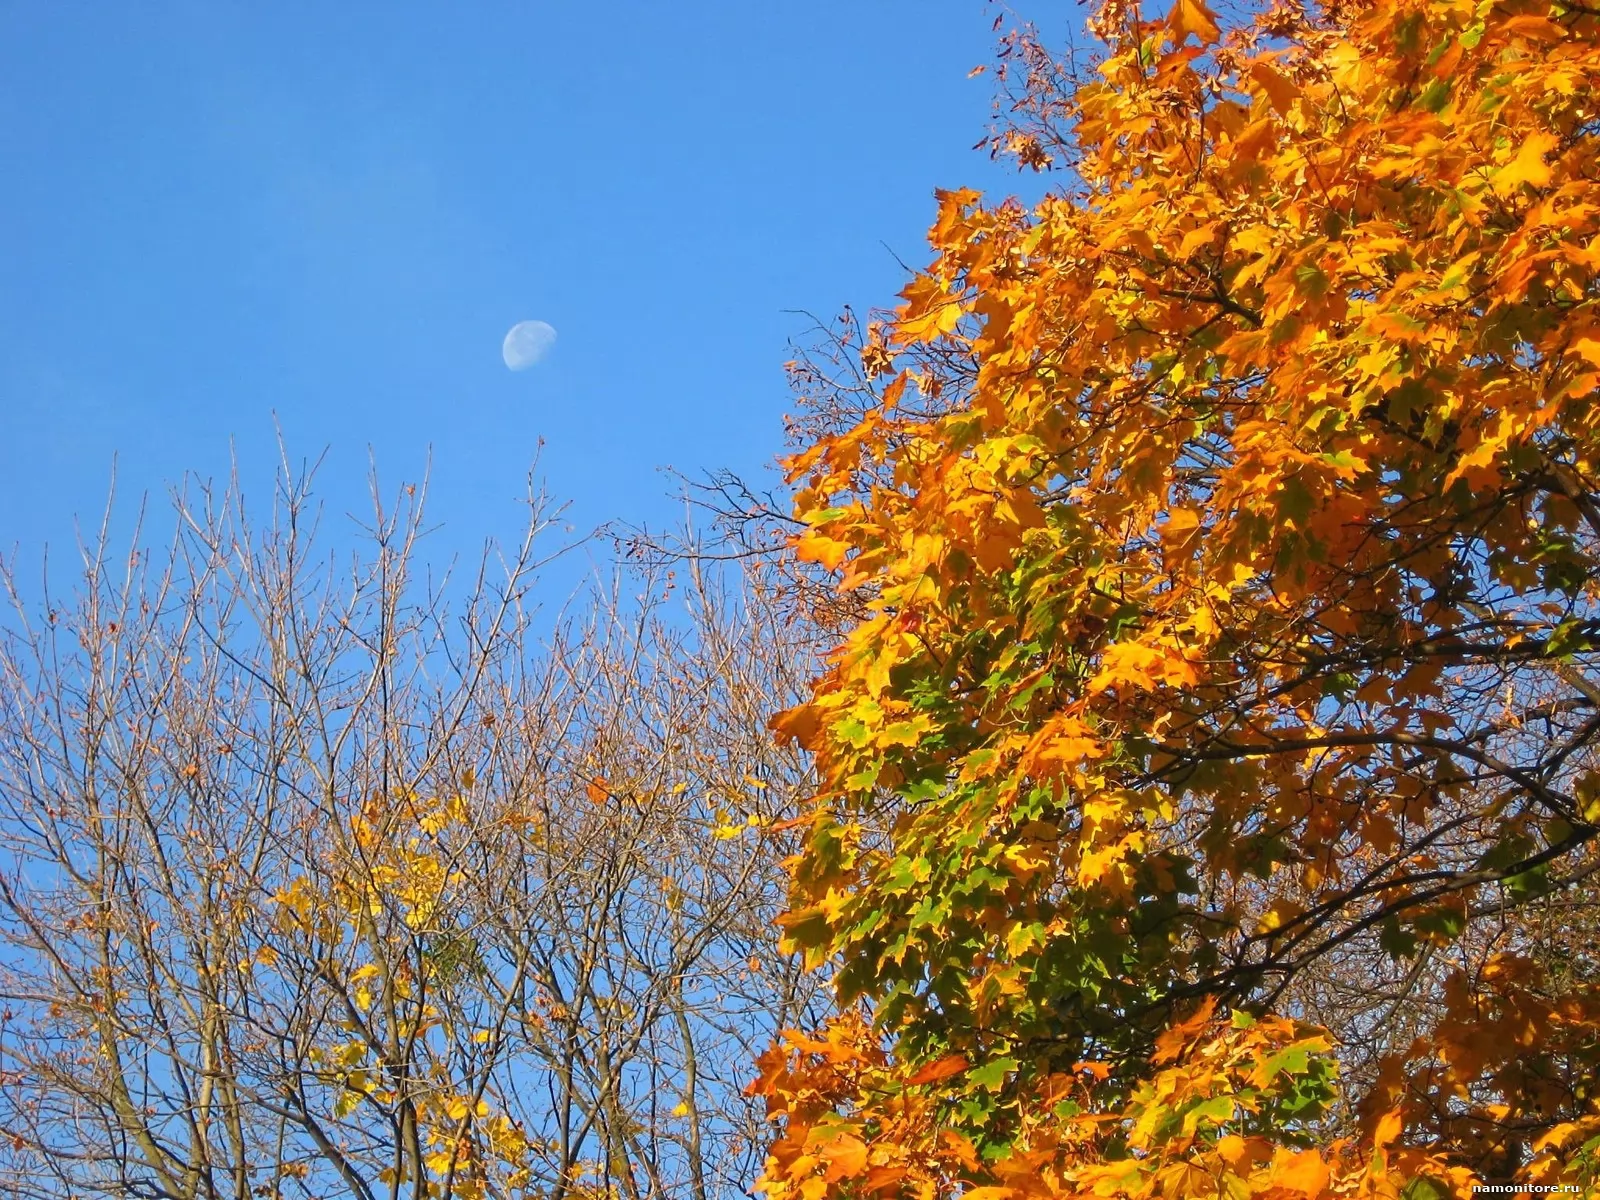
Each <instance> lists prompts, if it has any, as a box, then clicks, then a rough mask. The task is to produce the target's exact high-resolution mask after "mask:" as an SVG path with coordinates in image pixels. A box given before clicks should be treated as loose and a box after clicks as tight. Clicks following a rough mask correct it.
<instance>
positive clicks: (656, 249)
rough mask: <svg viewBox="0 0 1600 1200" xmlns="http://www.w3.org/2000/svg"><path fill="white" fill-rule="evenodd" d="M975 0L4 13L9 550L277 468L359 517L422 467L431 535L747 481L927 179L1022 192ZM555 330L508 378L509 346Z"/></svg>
mask: <svg viewBox="0 0 1600 1200" xmlns="http://www.w3.org/2000/svg"><path fill="white" fill-rule="evenodd" d="M993 12H994V10H993V9H992V8H991V7H990V6H989V5H988V4H987V3H985V2H984V0H811V2H808V3H804V4H801V3H780V4H772V5H758V4H750V3H732V2H723V0H679V2H677V3H664V2H662V0H648V2H647V0H626V2H612V3H601V2H596V3H589V4H557V3H547V2H544V0H524V2H523V3H518V4H498V3H490V2H487V0H477V2H474V3H472V4H467V5H454V6H440V5H430V4H420V3H384V4H378V3H354V2H343V3H340V4H334V5H326V4H310V3H300V2H277V3H271V4H260V3H248V4H247V3H223V2H220V0H209V2H207V3H182V2H178V0H174V2H171V3H164V4H160V5H135V4H113V3H95V4H53V3H47V2H45V0H33V2H25V3H15V4H8V5H6V6H5V7H4V9H3V10H0V162H3V163H4V178H5V180H6V183H5V187H4V188H3V189H0V246H3V251H0V253H3V261H4V263H5V268H4V270H3V271H0V414H3V417H4V425H3V428H4V437H3V438H0V553H4V554H6V555H7V556H8V557H9V555H10V554H11V553H12V551H13V549H16V550H17V551H20V553H21V555H22V558H23V561H24V562H27V561H28V560H30V559H36V558H37V555H38V552H39V549H40V548H41V547H42V546H43V544H44V543H45V542H46V541H48V542H50V543H52V545H55V546H60V545H61V543H63V542H64V541H67V540H70V538H71V536H72V529H73V524H72V522H73V519H74V517H75V516H91V515H93V514H96V513H97V512H98V511H99V509H100V507H101V505H102V503H103V501H104V497H105V495H106V489H107V483H108V480H109V476H110V469H111V464H112V460H113V456H115V457H116V460H117V463H118V479H119V482H118V492H119V497H120V503H121V511H123V512H124V513H126V512H129V511H131V507H132V505H133V504H134V502H135V501H136V499H137V497H138V495H139V494H140V493H144V492H149V493H151V494H153V495H159V494H160V493H161V492H162V490H163V489H164V487H165V486H166V485H167V484H169V483H170V482H172V481H174V480H176V479H177V478H179V477H180V476H182V474H183V473H184V472H185V471H193V472H196V473H198V474H200V475H202V476H217V475H221V474H224V473H225V472H226V470H227V467H228V462H229V454H230V446H232V447H233V448H234V451H235V452H236V453H237V455H238V458H239V461H240V463H241V465H242V467H243V471H244V477H245V479H246V480H247V482H248V481H256V483H257V485H259V481H260V480H262V479H264V478H266V476H265V475H264V474H263V473H264V472H265V471H266V470H267V469H268V467H269V466H270V464H271V463H272V462H273V461H274V460H275V458H276V454H277V449H276V443H275V433H274V416H273V414H274V413H276V419H277V422H278V423H279V424H280V425H281V427H282V429H283V432H284V436H285V438H286V441H287V444H288V447H289V449H290V450H291V452H292V453H293V454H294V455H296V456H301V457H303V456H312V457H314V456H316V455H318V454H320V453H322V452H323V451H324V449H326V450H327V451H328V458H327V462H326V465H325V467H324V469H323V472H322V475H321V476H320V480H321V487H320V492H321V494H322V495H323V496H324V497H325V498H326V500H327V501H328V503H329V505H330V507H331V508H333V509H335V510H336V511H343V510H345V509H349V508H352V507H356V506H357V505H358V504H359V497H360V496H361V494H362V493H363V492H364V487H365V475H366V470H367V461H368V452H369V449H370V450H371V452H372V453H373V454H375V455H376V458H377V462H378V466H379V469H380V472H381V474H382V475H383V477H384V478H385V479H386V480H387V481H389V482H390V483H392V484H398V483H399V482H400V481H402V480H411V479H415V478H417V477H418V476H419V475H420V473H421V472H422V470H423V464H424V462H425V461H426V459H427V456H428V454H429V452H430V448H431V454H432V470H431V495H432V497H433V501H432V511H433V514H434V515H435V516H436V517H437V518H439V519H441V520H442V521H443V522H444V528H443V530H442V532H441V534H440V535H439V538H438V539H437V541H439V542H442V543H443V544H442V545H441V546H440V547H439V549H441V550H446V551H449V552H455V551H457V550H462V549H467V548H470V547H473V546H475V545H477V544H478V543H479V542H481V540H482V539H483V538H484V537H485V536H486V535H491V534H500V535H505V534H508V533H510V532H511V531H512V530H513V529H514V527H515V525H516V522H517V519H518V508H517V505H516V502H515V501H516V497H517V496H518V495H519V493H520V491H521V488H522V480H523V478H524V476H525V474H526V470H527V467H528V465H529V463H530V461H531V460H532V458H533V455H534V452H535V449H536V446H537V444H538V440H539V439H540V438H541V437H542V438H544V439H545V442H546V445H545V448H544V451H543V456H542V472H543V475H544V476H545V477H546V479H547V480H548V481H549V484H550V486H551V488H552V489H553V490H554V491H555V492H556V493H557V494H559V495H561V496H563V497H565V498H567V499H569V500H570V501H571V502H572V510H571V512H572V517H573V520H574V521H575V522H576V523H577V524H579V525H581V526H588V525H592V524H595V523H598V522H601V521H605V520H609V519H622V520H629V521H640V520H651V521H653V522H659V521H661V520H663V519H670V518H671V516H672V514H673V511H674V509H673V506H672V505H671V504H670V502H669V501H668V500H667V498H666V493H667V491H668V490H669V486H670V485H669V482H668V480H667V479H666V478H665V477H664V476H663V475H662V474H661V473H660V470H659V468H662V467H665V466H673V467H677V468H679V469H683V470H687V471H691V472H692V471H695V470H697V469H700V468H706V467H715V466H731V467H734V468H736V469H739V470H741V471H747V472H757V471H759V470H760V469H761V468H762V466H763V465H764V464H766V463H768V462H770V460H771V459H772V457H773V455H774V454H775V453H776V452H777V451H778V449H779V447H780V439H781V426H780V420H779V418H780V414H781V413H782V412H783V410H784V408H785V405H786V402H787V396H786V393H785V390H784V382H783V375H782V363H783V361H784V360H785V358H786V357H788V353H787V350H786V345H785V343H786V339H787V338H789V337H790V336H798V335H800V334H802V333H803V332H804V329H805V326H806V322H805V320H804V319H803V318H801V317H798V316H795V315H793V314H792V313H786V312H785V310H789V309H809V310H812V311H814V312H817V313H818V314H821V315H827V314H831V313H832V312H834V311H836V310H837V308H838V306H839V305H840V304H842V303H845V302H853V303H855V304H857V305H858V306H864V305H868V304H872V303H883V302H885V301H887V300H888V299H889V298H891V297H892V294H893V292H894V291H895V290H897V289H898V287H899V286H900V284H901V282H902V277H901V271H900V268H899V267H898V266H897V265H896V263H895V260H894V257H893V254H892V253H891V251H892V252H893V253H898V254H900V255H902V256H904V257H905V258H906V259H907V260H908V261H911V262H919V261H921V260H922V259H923V257H924V254H923V251H922V248H921V239H922V234H923V231H924V230H925V228H926V227H927V225H928V223H929V222H930V220H931V219H932V215H933V199H932V189H933V188H934V187H935V186H958V185H974V186H979V187H982V188H985V189H987V190H995V189H1000V190H1003V189H1006V188H1008V187H1010V186H1011V185H1012V184H1013V183H1014V182H1015V177H1014V176H1013V175H1011V174H1010V173H1009V172H1007V171H1005V170H1004V169H1002V168H1000V167H997V166H994V165H991V164H990V163H989V162H988V160H987V158H986V157H985V156H983V155H982V154H980V153H976V152H973V151H972V150H970V149H969V147H970V146H971V145H972V143H973V142H975V141H977V140H978V139H979V137H980V136H982V134H983V132H984V130H985V128H986V125H987V121H988V117H989V101H990V86H989V83H988V77H980V78H978V79H973V80H969V79H968V78H967V77H966V76H967V71H968V69H969V68H971V67H972V66H974V65H976V64H977V63H980V62H984V61H987V59H988V57H989V52H990V48H991V44H992V43H991V34H990V32H989V27H990V22H991V20H992V17H993ZM529 318H537V319H542V320H545V321H548V322H550V323H551V324H553V325H554V326H555V327H556V328H557V329H558V330H559V333H560V338H559V341H558V342H557V344H556V346H555V349H554V351H553V352H552V353H551V354H550V356H549V357H548V359H547V360H546V361H544V362H543V363H541V364H539V365H538V366H536V367H534V368H532V369H530V370H527V371H523V372H519V373H512V372H510V371H508V370H507V369H506V368H505V366H504V365H503V364H502V363H501V360H500V341H501V338H502V337H503V336H504V334H505V332H506V330H507V329H509V328H510V326H511V325H512V324H513V323H515V322H517V321H519V320H524V319H529Z"/></svg>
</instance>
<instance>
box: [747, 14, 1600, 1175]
mask: <svg viewBox="0 0 1600 1200" xmlns="http://www.w3.org/2000/svg"><path fill="white" fill-rule="evenodd" d="M1089 28H1090V31H1091V33H1092V35H1093V37H1094V39H1095V42H1096V46H1097V50H1096V52H1095V54H1094V55H1093V56H1092V61H1086V60H1084V61H1080V60H1077V59H1070V58H1069V59H1066V60H1061V59H1057V58H1054V57H1052V56H1051V55H1050V54H1049V53H1047V52H1046V50H1045V49H1044V48H1043V47H1042V45H1041V44H1040V43H1039V41H1038V40H1037V39H1036V38H1034V37H1033V36H1032V35H1030V34H1027V33H1023V34H1017V35H1013V36H1012V37H1010V38H1009V39H1008V40H1007V41H1006V42H1005V43H1004V44H1003V51H1002V59H1001V66H1002V71H1003V73H1004V78H1005V82H1006V86H1007V87H1008V88H1009V89H1011V90H1010V92H1009V99H1010V101H1011V106H1010V108H1009V110H1008V112H1009V115H1008V118H1007V123H1006V125H1005V126H1004V127H1003V128H1001V129H1000V130H999V131H998V132H997V134H996V136H995V145H996V147H997V148H998V149H999V150H1001V151H1003V152H1005V153H1009V154H1012V155H1014V156H1015V157H1016V158H1017V159H1018V160H1019V162H1020V163H1021V165H1022V166H1024V167H1032V168H1035V169H1038V170H1041V171H1047V172H1050V173H1051V174H1047V175H1046V176H1045V178H1046V179H1052V178H1053V179H1054V180H1057V181H1059V182H1058V183H1057V185H1056V186H1055V187H1053V188H1051V189H1050V190H1049V191H1048V193H1047V194H1046V195H1045V196H1044V197H1043V198H1042V199H1040V200H1039V201H1038V202H1037V203H1035V204H1032V205H1024V204H1022V203H1020V202H1017V201H1010V202H1004V203H985V202H984V201H983V200H982V198H981V197H980V196H979V195H978V194H976V193H974V192H971V191H950V192H944V193H941V194H940V198H939V213H938V219H937V223H936V224H935V225H934V226H933V229H932V230H931V233H930V240H931V243H932V248H933V252H934V257H933V260H932V262H931V265H929V266H928V267H927V268H926V269H925V270H923V271H921V272H920V273H918V274H917V275H916V277H915V278H914V279H913V280H912V282H911V283H910V284H909V285H908V287H907V288H906V290H905V291H904V293H903V298H904V303H903V304H902V305H901V306H900V307H899V308H898V309H897V310H896V311H895V312H894V313H893V314H891V315H886V316H885V318H884V319H883V320H882V321H879V322H876V323H873V324H871V325H870V326H869V327H867V329H866V330H865V332H864V334H863V335H862V337H861V338H860V342H859V345H857V346H856V349H857V350H858V351H859V367H858V368H853V369H854V370H855V371H856V372H857V373H856V374H855V375H854V377H853V378H852V379H848V380H842V381H838V384H837V388H836V390H835V391H834V392H833V394H832V396H831V397H829V396H828V395H827V394H824V396H823V398H822V399H821V400H820V401H816V400H815V398H814V403H813V406H812V408H811V410H810V415H809V416H808V417H806V418H805V419H804V420H803V421H802V422H801V423H800V424H799V425H797V426H796V428H798V429H799V430H800V431H801V433H802V435H803V442H804V444H803V445H802V446H801V448H800V450H799V452H798V453H796V454H795V455H794V457H793V458H792V459H791V460H790V465H791V468H792V472H793V477H794V478H795V480H797V481H798V483H799V486H800V491H799V492H798V496H797V500H796V508H795V512H796V516H797V517H798V518H799V519H800V520H801V521H803V522H804V525H805V526H806V530H805V532H804V533H803V534H802V535H800V536H798V537H797V538H796V539H795V551H796V553H797V555H798V556H799V558H800V559H801V560H803V561H805V562H809V563H812V564H815V565H816V566H817V568H818V569H820V570H823V571H826V572H830V573H831V574H832V577H833V578H834V581H835V585H836V588H837V590H838V592H839V594H840V595H841V596H843V597H847V598H850V601H851V602H852V603H854V604H855V605H856V606H857V607H858V610H859V617H858V619H856V620H855V621H854V622H853V623H852V624H851V625H850V627H849V628H848V629H847V630H846V632H845V633H844V634H843V636H842V637H841V638H840V640H839V644H838V645H837V647H836V648H835V649H834V651H833V652H832V655H831V657H830V659H829V661H828V663H827V665H826V668H825V669H824V671H823V672H822V674H821V675H820V676H819V678H818V679H817V680H816V682H815V685H814V691H813V695H812V696H811V698H810V699H809V701H808V702H807V703H805V704H803V705H800V706H798V707H795V708H792V709H790V710H788V711H787V712H785V713H784V714H782V715H781V716H780V717H779V718H778V719H777V720H776V726H777V728H778V729H779V730H780V731H781V732H782V733H783V734H785V735H787V736H789V737H793V738H795V739H797V740H798V741H800V742H801V743H802V744H803V745H804V746H806V747H807V748H808V749H809V750H810V751H811V752H812V753H813V754H814V756H815V759H816V762H817V764H818V767H819V770H820V772H821V774H822V776H823V781H824V782H823V786H822V788H821V790H820V791H819V793H818V794H817V796H816V797H815V798H814V799H813V800H812V801H811V803H810V806H809V809H808V811H807V813H806V814H805V816H804V817H803V828H804V839H805V840H804V846H803V849H802V850H801V852H800V853H799V854H797V855H796V856H795V857H794V858H793V859H792V860H791V861H790V863H789V872H790V876H791V888H792V894H791V909H790V911H789V912H788V914H787V915H786V916H785V917H784V918H783V924H784V926H785V929H786V936H787V939H788V943H789V944H790V945H791V946H793V947H794V948H796V949H798V950H800V951H801V952H803V953H804V954H805V956H806V957H807V960H808V962H809V963H810V964H811V965H812V966H813V967H815V968H818V969H821V968H823V967H824V966H826V967H828V968H829V969H831V970H832V971H833V972H834V981H835V985H836V988H837V993H838V999H839V1002H840V1012H839V1015H838V1016H837V1018H836V1019H835V1020H834V1021H833V1022H832V1023H831V1024H829V1025H827V1026H826V1027H825V1028H821V1029H818V1030H816V1031H814V1032H812V1033H809V1034H801V1033H792V1034H790V1035H788V1036H787V1038H786V1040H785V1041H784V1042H783V1043H781V1044H780V1045H778V1046H776V1047H775V1048H773V1049H772V1050H771V1051H769V1052H768V1054H767V1055H766V1056H765V1057H764V1058H763V1059H762V1060H761V1075H760V1079H759V1080H758V1081H757V1083H756V1084H755V1085H754V1090H755V1091H756V1092H757V1093H758V1094H761V1095H763V1096H765V1098H766V1101H767V1104H768V1106H769V1110H770V1111H771V1113H772V1114H773V1116H774V1118H775V1119H776V1120H777V1121H778V1122H779V1126H780V1128H779V1132H778V1137H777V1141H776V1143H775V1144H774V1147H773V1150H772V1153H771V1156H770V1158H769V1160H768V1163H767V1167H766V1172H765V1175H764V1178H763V1181H762V1185H761V1186H762V1187H763V1188H764V1189H765V1193H766V1195H767V1196H768V1197H769V1200H820V1198H821V1197H825V1196H917V1197H926V1198H930V1200H931V1198H933V1197H942V1196H954V1195H960V1194H965V1195H966V1196H968V1197H971V1198H972V1200H1032V1198H1034V1197H1039V1198H1041V1200H1042V1198H1044V1197H1077V1196H1083V1197H1088V1196H1107V1197H1126V1198H1130V1200H1131V1198H1134V1197H1151V1196H1163V1197H1183V1196H1227V1197H1235V1198H1239V1200H1243V1198H1246V1197H1252V1196H1261V1197H1268V1196H1271V1197H1344V1196H1351V1197H1354V1196H1372V1197H1400V1196H1403V1197H1406V1198H1408V1200H1430V1198H1437V1197H1443V1196H1466V1195H1468V1194H1469V1193H1470V1189H1471V1188H1472V1187H1473V1186H1475V1185H1479V1184H1511V1183H1515V1184H1520V1185H1527V1186H1534V1185H1537V1186H1543V1187H1553V1186H1555V1185H1557V1184H1560V1185H1563V1186H1565V1187H1568V1188H1570V1189H1572V1190H1584V1191H1586V1192H1587V1191H1592V1190H1593V1189H1595V1188H1597V1187H1600V1108H1597V1098H1596V1096H1595V1094H1594V1084H1593V1080H1594V1078H1595V1072H1596V1068H1597V1067H1600V969H1597V964H1596V960H1595V956H1594V943H1593V929H1594V928H1595V926H1594V923H1593V914H1594V912H1595V901H1596V891H1595V888H1594V885H1593V883H1592V880H1593V878H1594V876H1595V873H1596V870H1597V868H1600V855H1597V851H1596V834H1597V832H1600V672H1597V668H1600V573H1597V572H1600V494H1597V493H1600V489H1597V480H1600V403H1597V389H1600V247H1597V245H1596V242H1595V234H1596V230H1597V227H1600V154H1597V135H1600V97H1597V94H1596V86H1595V85H1596V82H1597V81H1600V9H1596V8H1595V7H1593V6H1591V5H1587V4H1584V3H1577V2H1557V3H1550V2H1548V0H1482V2H1475V0H1351V2H1348V3H1332V4H1326V5H1321V6H1301V5H1299V4H1296V3H1293V2H1287V0H1280V2H1278V3H1274V4H1272V5H1271V6H1270V7H1266V8H1264V9H1261V10H1259V11H1238V10H1229V12H1227V13H1225V14H1222V13H1218V12H1215V11H1213V10H1212V9H1211V8H1210V7H1208V5H1207V4H1206V3H1205V0H1177V3H1176V4H1175V6H1174V7H1172V8H1171V10H1170V11H1161V12H1156V11H1146V10H1145V9H1143V8H1142V7H1141V6H1139V5H1138V4H1134V3H1128V2H1127V0H1109V2H1108V3H1104V4H1102V5H1100V6H1099V7H1098V8H1097V9H1096V11H1095V14H1094V17H1093V18H1092V20H1091V21H1090V24H1089ZM849 328H850V329H854V328H855V327H854V326H853V325H852V326H850V327H849ZM824 392H825V393H826V389H824ZM819 405H820V407H819ZM1341 997H1342V999H1341ZM1352 997H1354V1000H1353V1001H1352V999H1351V998H1352Z"/></svg>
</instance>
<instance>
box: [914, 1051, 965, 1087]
mask: <svg viewBox="0 0 1600 1200" xmlns="http://www.w3.org/2000/svg"><path fill="white" fill-rule="evenodd" d="M969 1066H971V1064H970V1063H969V1062H967V1059H966V1056H965V1055H961V1054H952V1055H950V1056H949V1057H948V1058H941V1059H940V1060H939V1061H938V1062H931V1063H929V1064H928V1065H927V1066H925V1067H923V1068H921V1069H920V1070H918V1071H917V1072H916V1073H915V1074H914V1075H911V1076H909V1077H908V1078H907V1079H906V1082H907V1083H937V1082H938V1081H939V1080H941V1079H949V1078H950V1076H952V1075H959V1074H961V1072H963V1071H965V1070H966V1069H967V1068H968V1067H969Z"/></svg>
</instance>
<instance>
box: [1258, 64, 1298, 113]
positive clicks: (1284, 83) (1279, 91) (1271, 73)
mask: <svg viewBox="0 0 1600 1200" xmlns="http://www.w3.org/2000/svg"><path fill="white" fill-rule="evenodd" d="M1250 78H1252V79H1254V80H1255V81H1256V83H1257V84H1259V85H1260V87H1261V90H1262V91H1263V92H1265V93H1266V94H1267V100H1268V101H1269V102H1270V103H1271V104H1272V107H1273V108H1275V109H1277V110H1278V111H1279V112H1280V113H1286V112H1288V111H1289V107H1290V106H1291V105H1292V104H1293V103H1294V102H1295V101H1296V100H1298V99H1300V96H1301V92H1300V89H1299V88H1298V87H1296V86H1295V85H1294V82H1293V81H1292V80H1291V79H1290V78H1289V77H1288V76H1287V75H1284V74H1282V73H1281V72H1280V71H1278V70H1277V68H1275V67H1273V66H1272V65H1271V64H1270V63H1264V62H1258V63H1256V64H1254V65H1253V66H1251V68H1250Z"/></svg>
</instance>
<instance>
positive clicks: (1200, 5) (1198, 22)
mask: <svg viewBox="0 0 1600 1200" xmlns="http://www.w3.org/2000/svg"><path fill="white" fill-rule="evenodd" d="M1167 28H1169V29H1171V30H1172V33H1173V37H1174V40H1175V41H1177V42H1182V41H1183V39H1184V38H1185V37H1186V36H1187V35H1189V34H1191V33H1192V34H1194V35H1195V37H1196V38H1197V39H1198V40H1199V41H1200V43H1201V44H1202V45H1209V44H1210V43H1212V42H1214V41H1216V40H1217V39H1218V38H1219V37H1221V36H1222V30H1221V29H1219V28H1218V27H1217V14H1216V13H1214V12H1212V11H1211V10H1210V9H1209V8H1207V7H1206V3H1205V0H1178V2H1177V3H1176V4H1174V5H1173V6H1172V12H1171V13H1169V14H1168V15H1167Z"/></svg>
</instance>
